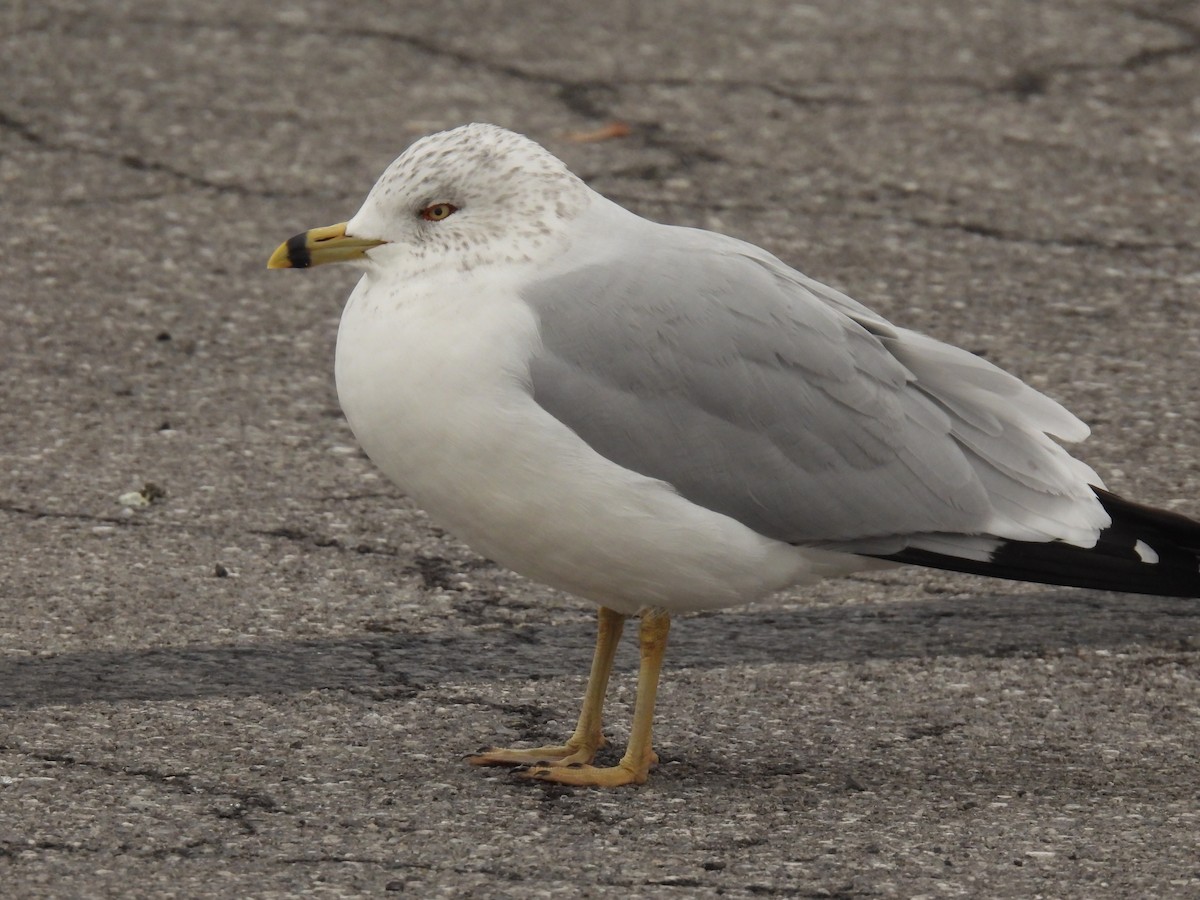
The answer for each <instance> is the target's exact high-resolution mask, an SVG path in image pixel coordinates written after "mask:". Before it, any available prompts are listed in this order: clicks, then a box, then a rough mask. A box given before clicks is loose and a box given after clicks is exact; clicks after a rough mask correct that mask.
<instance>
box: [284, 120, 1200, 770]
mask: <svg viewBox="0 0 1200 900" xmlns="http://www.w3.org/2000/svg"><path fill="white" fill-rule="evenodd" d="M346 260H353V261H355V262H357V263H358V264H359V265H361V266H363V267H364V268H365V270H366V273H365V275H364V276H363V278H362V280H361V281H359V283H358V286H357V287H356V288H355V290H354V292H353V293H352V294H351V295H350V299H349V301H348V302H347V304H346V308H345V312H344V313H343V315H342V321H341V327H340V330H339V331H338V342H337V362H336V374H337V389H338V395H339V398H340V400H341V404H342V407H343V409H344V410H345V413H346V417H347V418H348V419H349V422H350V425H351V426H352V428H353V429H354V433H355V434H356V436H357V437H358V439H359V441H360V442H361V443H362V446H363V448H364V449H365V450H366V452H367V454H368V455H369V456H370V457H371V459H373V460H374V461H375V462H376V464H378V466H379V467H380V468H381V469H382V470H383V471H384V473H386V474H387V475H388V477H390V478H391V479H392V480H394V481H395V482H396V483H397V484H398V485H399V486H400V487H401V488H403V489H404V490H405V491H406V492H407V493H408V494H409V495H411V496H412V497H413V499H414V500H415V501H416V502H417V503H418V504H420V505H421V506H422V507H423V508H424V509H425V510H427V511H428V512H429V514H430V515H431V516H432V517H433V518H434V519H435V520H438V521H440V522H441V523H442V524H444V525H446V526H447V527H449V528H450V529H451V530H452V531H453V532H454V533H455V534H457V535H458V536H459V537H461V538H462V539H464V540H466V541H467V542H468V543H469V544H471V545H472V546H473V547H474V548H475V549H476V550H478V551H479V552H481V553H483V554H485V555H487V556H489V557H491V558H492V559H494V560H496V561H497V562H499V563H501V564H503V565H505V566H508V567H510V568H512V569H514V570H516V571H517V572H520V573H522V574H524V575H526V576H528V577H530V578H533V579H536V580H538V581H542V582H544V583H546V584H549V585H552V586H554V587H558V588H562V589H564V590H567V591H571V592H573V593H575V594H578V595H580V596H582V597H585V598H588V599H590V600H592V601H594V602H595V603H597V604H598V605H599V607H600V610H599V638H598V640H597V644H596V651H595V656H594V659H593V663H592V670H591V676H590V679H589V682H588V687H587V691H586V695H585V698H584V702H583V709H582V712H581V714H580V717H579V724H578V727H577V728H576V730H575V733H574V734H573V735H572V736H571V737H570V739H569V740H567V742H566V743H565V744H563V745H562V746H555V747H537V748H533V749H526V750H507V749H493V750H488V751H485V752H482V753H480V754H479V755H477V756H474V757H472V758H471V761H472V762H474V763H476V764H478V765H527V766H531V767H532V768H531V769H530V770H529V772H528V774H529V775H530V776H531V777H534V778H538V779H541V780H545V781H552V782H559V783H563V784H586V785H619V784H629V783H642V782H644V781H645V780H646V777H647V773H648V771H649V769H650V767H651V765H652V764H653V763H654V762H655V759H656V757H655V756H654V753H653V750H652V749H651V723H652V719H653V713H654V699H655V693H656V690H657V686H658V676H659V669H660V667H661V664H662V659H663V653H664V651H665V648H666V639H667V632H668V629H669V626H670V616H671V614H672V613H676V612H682V611H687V610H700V609H713V608H718V607H724V606H730V605H733V604H739V603H746V602H749V601H752V600H755V599H758V598H760V597H762V596H764V595H767V594H770V593H772V592H774V591H777V590H780V589H782V588H786V587H789V586H791V585H796V584H804V583H810V582H813V581H816V580H818V579H820V578H824V577H827V576H832V575H841V574H845V573H848V572H853V571H856V570H861V569H867V568H878V567H882V566H887V565H894V564H895V563H917V564H920V565H925V566H933V567H937V568H944V569H954V570H959V571H965V572H976V573H980V574H985V575H996V576H999V577H1003V578H1013V579H1020V580H1027V581H1037V582H1045V583H1050V584H1064V585H1076V586H1081V587H1090V588H1104V589H1111V590H1118V591H1129V592H1136V593H1147V594H1163V595H1174V596H1200V523H1196V522H1193V521H1192V520H1190V519H1187V518H1185V517H1183V516H1180V515H1176V514H1174V513H1169V512H1164V511H1161V510H1155V509H1151V508H1149V507H1144V506H1139V505H1137V504H1133V503H1130V502H1128V501H1126V500H1123V499H1121V498H1119V497H1116V496H1114V495H1113V494H1110V493H1108V492H1106V491H1105V490H1103V487H1102V483H1101V481H1100V479H1099V478H1098V477H1097V475H1096V473H1095V472H1093V471H1092V470H1091V469H1090V468H1089V467H1088V466H1087V465H1085V464H1084V463H1082V462H1080V461H1078V460H1076V459H1073V458H1072V457H1071V456H1070V455H1069V454H1068V453H1067V452H1066V451H1065V450H1064V449H1063V448H1062V447H1061V446H1060V445H1059V444H1058V443H1056V442H1055V441H1054V440H1052V439H1051V436H1053V437H1056V438H1058V439H1060V440H1064V441H1077V440H1080V439H1082V438H1084V437H1086V435H1087V433H1088V429H1087V426H1086V425H1084V424H1083V423H1082V422H1081V421H1079V420H1078V419H1077V418H1075V416H1073V415H1071V413H1069V412H1067V410H1065V409H1064V408H1063V407H1061V406H1060V405H1059V404H1058V403H1056V402H1055V401H1053V400H1051V399H1049V398H1048V397H1046V396H1044V395H1042V394H1040V393H1038V392H1037V391H1035V390H1034V389H1033V388H1031V387H1029V386H1028V385H1026V384H1024V383H1022V382H1021V381H1019V380H1018V379H1017V378H1015V377H1013V376H1011V375H1009V374H1007V373H1005V372H1003V371H1001V370H1000V369H998V368H996V367H995V366H994V365H992V364H991V363H988V362H985V361H984V360H982V359H980V358H979V357H977V356H974V355H972V354H970V353H968V352H966V351H964V350H960V349H958V348H956V347H952V346H950V345H948V344H945V343H942V342H940V341H937V340H934V339H932V338H929V337H926V336H923V335H920V334H917V333H915V332H912V331H908V330H906V329H904V328H901V327H898V326H896V325H893V324H891V323H890V322H888V321H887V320H885V319H884V318H882V317H881V316H879V315H878V314H876V313H874V312H872V311H871V310H869V309H867V308H866V307H865V306H862V305H861V304H859V303H857V302H856V301H854V300H852V299H850V298H849V297H847V296H845V295H844V294H841V293H839V292H837V291H835V290H833V289H831V288H829V287H826V286H825V285H823V284H820V283H819V282H817V281H814V280H812V279H811V278H808V277H806V276H804V275H802V274H800V273H799V272H797V271H796V270H794V269H792V268H790V267H788V266H787V265H785V264H784V263H782V262H780V261H779V260H778V259H776V258H775V257H774V256H772V255H771V254H769V253H767V252H766V251H764V250H761V249H759V248H758V247H755V246H753V245H750V244H747V243H744V242H742V241H738V240H734V239H733V238H729V237H725V236H722V235H719V234H714V233H712V232H707V231H700V230H696V229H691V228H680V227H673V226H668V225H660V224H656V223H653V222H650V221H647V220H646V219H643V218H640V217H638V216H636V215H634V214H633V213H631V212H629V211H627V210H625V209H623V208H621V207H620V206H618V205H616V204H614V203H612V202H610V201H609V200H606V199H605V198H603V197H601V196H600V195H599V194H597V193H595V192H594V191H592V190H591V189H590V188H589V187H587V185H585V184H584V183H583V181H581V180H580V179H579V178H577V177H576V176H574V175H573V174H571V172H569V171H568V170H567V168H566V166H565V165H564V164H563V163H562V162H560V161H559V160H558V159H556V158H555V157H554V156H553V155H551V154H550V153H549V152H547V151H546V150H544V149H543V148H542V147H540V146H538V145H537V144H535V143H534V142H533V141H530V140H529V139H527V138H525V137H522V136H520V135H517V134H513V133H512V132H509V131H506V130H504V129H501V128H497V127H495V126H491V125H468V126H464V127H461V128H457V129H454V130H452V131H446V132H442V133H439V134H435V135H431V136H429V137H426V138H423V139H421V140H419V141H417V142H416V143H415V144H413V145H412V146H411V147H409V149H408V150H407V151H405V152H404V154H403V155H401V156H400V157H399V158H398V159H397V160H396V161H395V162H394V163H393V164H392V165H391V166H390V167H389V168H388V169H387V171H386V172H384V174H383V176H382V177H381V178H380V179H379V181H378V182H377V183H376V185H375V187H374V188H373V189H372V190H371V193H370V194H369V196H368V197H367V199H366V201H365V202H364V204H363V206H362V208H361V209H360V210H359V211H358V212H357V213H356V214H355V216H354V217H353V218H352V219H350V220H349V221H348V222H345V223H343V224H341V225H334V226H330V227H327V228H318V229H314V230H312V231H308V232H305V233H303V234H298V235H296V236H295V237H293V238H292V239H291V240H289V241H287V242H286V243H285V244H283V245H282V246H280V247H279V249H278V250H277V251H276V252H275V254H274V255H273V256H272V257H271V260H270V263H269V265H270V266H271V267H272V268H289V267H294V268H305V267H308V266H313V265H319V264H321V263H325V262H339V261H346ZM638 613H640V614H641V625H640V640H641V666H640V671H639V675H638V689H637V700H636V706H635V710H634V720H633V726H632V728H631V730H630V738H629V745H628V749H627V751H626V753H625V755H624V757H623V758H622V759H621V761H620V762H619V763H618V764H617V765H616V766H612V767H607V768H600V767H594V766H592V765H591V763H592V760H593V757H594V756H595V753H596V750H597V748H599V747H600V746H601V745H602V744H603V743H604V738H603V736H602V734H601V727H600V719H601V709H602V706H603V702H604V695H605V690H606V688H607V684H608V679H609V674H610V672H611V669H612V661H613V654H614V652H615V648H616V645H617V641H618V639H619V638H620V634H621V630H622V626H623V624H624V622H625V619H626V617H627V616H630V615H634V614H638Z"/></svg>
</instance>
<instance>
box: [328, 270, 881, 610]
mask: <svg viewBox="0 0 1200 900" xmlns="http://www.w3.org/2000/svg"><path fill="white" fill-rule="evenodd" d="M459 284H460V285H461V286H462V287H461V288H460V289H459V290H457V291H456V293H455V294H454V295H453V296H447V295H445V294H444V293H441V292H438V291H437V290H435V289H434V288H433V286H432V285H430V284H429V283H428V282H424V281H422V280H416V281H409V282H406V283H402V284H401V285H398V286H395V287H391V286H390V285H395V282H392V281H389V282H385V281H384V280H382V279H376V278H373V277H372V276H370V275H368V276H367V277H365V278H364V279H363V280H362V281H361V282H360V283H359V285H358V287H357V288H356V289H355V291H354V293H353V294H352V295H351V297H350V300H349V302H348V303H347V306H346V309H345V312H344V313H343V316H342V323H341V328H340V330H339V332H338V347H337V366H336V372H337V388H338V395H339V398H340V400H341V403H342V408H343V409H344V410H345V413H346V416H347V418H348V419H349V421H350V425H351V427H352V428H353V429H354V432H355V434H356V435H357V437H358V439H359V441H360V442H361V443H362V446H363V448H364V449H365V450H366V452H367V454H368V455H369V456H370V457H371V459H372V460H374V462H375V463H376V464H377V465H378V466H379V467H380V469H382V470H383V472H384V473H385V474H386V475H387V476H388V477H389V478H391V479H392V480H393V481H395V482H396V484H398V485H399V486H400V487H401V489H403V490H404V491H405V492H406V493H407V494H409V495H410V496H411V497H412V498H413V499H414V500H415V501H416V502H417V503H418V504H419V505H420V506H421V507H422V508H423V509H425V510H426V511H427V512H428V513H429V514H430V516H431V517H433V518H434V520H435V521H437V522H439V523H440V524H442V525H445V526H446V527H447V528H449V529H450V530H451V531H452V532H453V533H454V534H455V535H456V536H457V537H459V538H461V539H462V540H465V541H466V542H467V543H468V544H470V545H471V546H472V547H473V548H474V549H476V550H477V551H478V552H480V553H482V554H484V555H486V556H488V557H490V558H492V559H494V560H495V561H496V562H498V563H500V564H502V565H505V566H507V567H509V568H511V569H513V570H514V571H517V572H519V573H521V574H523V575H525V576H527V577H529V578H532V579H535V580H537V581H541V582H543V583H545V584H549V585H551V586H553V587H557V588H560V589H563V590H567V591H571V592H572V593H576V594H579V595H581V596H584V597H587V598H589V599H591V600H593V601H595V602H597V603H602V604H604V605H607V606H610V607H612V608H614V609H617V610H619V611H625V612H630V613H632V612H635V611H636V610H637V609H639V608H641V607H644V606H661V607H664V608H667V609H671V610H684V609H702V608H712V607H719V606H728V605H734V604H738V603H745V602H749V601H751V600H755V599H758V598H759V597H761V596H763V595H764V594H766V593H770V592H772V591H775V590H778V589H780V588H782V587H785V586H787V585H789V584H793V583H796V582H798V581H805V580H816V579H817V578H819V577H824V576H826V575H833V574H843V573H845V572H848V571H853V570H854V569H859V568H863V567H864V566H865V565H869V563H867V561H866V560H863V559H861V558H857V557H851V556H846V555H843V554H835V553H824V552H820V551H808V550H805V551H801V550H798V549H796V548H793V547H791V546H789V545H787V544H782V543H779V542H777V541H773V540H770V539H768V538H765V537H763V536H761V535H759V534H757V533H755V532H753V531H751V530H749V529H748V528H746V527H744V526H743V525H741V524H740V523H738V522H736V521H734V520H733V519H730V518H728V517H726V516H723V515H720V514H718V513H715V512H712V511H710V510H707V509H703V508H701V507H699V506H696V505H695V504H692V503H690V502H689V501H687V500H685V499H683V498H682V497H680V496H679V495H678V494H677V493H675V491H674V490H673V489H671V488H670V486H668V485H666V484H664V483H662V482H659V481H655V480H653V479H649V478H645V477H643V476H641V475H638V474H636V473H634V472H631V471H629V470H627V469H624V468H622V467H620V466H617V465H615V464H614V463H611V462H609V461H608V460H607V459H604V458H603V457H601V456H599V455H598V454H596V453H595V452H594V451H592V450H591V448H590V447H588V446H587V445H586V444H585V443H584V442H583V441H582V440H581V439H580V438H579V437H578V436H577V435H575V433H574V432H572V431H570V430H569V429H568V428H566V427H565V426H564V425H562V424H561V423H560V422H558V420H556V419H554V418H553V417H551V416H550V415H549V414H547V413H546V412H545V411H544V410H543V409H542V408H541V407H539V406H538V405H537V404H536V403H535V402H534V401H533V398H532V396H531V394H530V389H529V386H528V377H527V372H528V360H529V358H530V355H531V354H532V353H533V351H534V350H535V348H536V347H537V342H538V337H537V321H536V318H535V316H534V314H533V312H532V311H531V310H530V309H529V307H528V306H527V305H526V304H525V303H524V302H522V301H521V300H520V298H519V297H518V295H517V293H516V291H515V289H514V288H513V285H512V284H511V283H504V282H503V281H501V280H498V279H496V278H495V277H494V273H488V274H487V275H486V276H484V275H475V276H467V277H466V278H465V279H464V280H463V281H461V282H459Z"/></svg>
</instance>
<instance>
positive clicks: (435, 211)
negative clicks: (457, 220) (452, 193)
mask: <svg viewBox="0 0 1200 900" xmlns="http://www.w3.org/2000/svg"><path fill="white" fill-rule="evenodd" d="M456 212H458V207H457V206H455V205H454V204H453V203H431V204H430V205H429V206H427V207H425V208H424V209H423V210H421V218H422V219H424V220H425V221H426V222H440V221H442V219H448V218H449V217H450V216H451V215H453V214H454V213H456Z"/></svg>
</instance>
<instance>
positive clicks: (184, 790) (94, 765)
mask: <svg viewBox="0 0 1200 900" xmlns="http://www.w3.org/2000/svg"><path fill="white" fill-rule="evenodd" d="M0 753H10V754H17V755H20V756H25V757H27V758H29V759H34V760H39V761H41V762H45V763H51V764H53V765H56V766H62V767H64V768H68V769H71V768H80V769H91V770H94V771H98V772H103V773H105V774H107V775H112V776H115V777H119V778H130V779H140V780H143V781H146V782H149V783H150V784H153V785H156V786H157V787H159V788H160V789H161V790H162V791H163V792H164V793H167V794H182V795H187V796H201V797H205V798H208V799H211V800H217V801H224V804H225V805H223V806H218V807H215V808H213V809H210V810H208V813H209V814H210V815H212V816H215V817H216V818H217V819H223V820H229V821H231V822H233V823H234V824H235V825H236V827H237V828H238V830H239V831H240V832H241V833H242V834H244V835H253V834H257V833H258V829H257V827H256V826H255V824H254V822H253V820H252V819H251V818H250V814H251V813H252V812H253V811H256V810H257V811H261V812H270V813H274V812H281V811H283V810H282V808H281V807H280V805H279V804H278V803H277V802H276V801H275V799H274V798H273V797H271V796H270V795H269V794H266V793H264V792H262V791H254V790H246V789H243V788H232V787H226V786H222V785H218V784H207V783H204V782H200V781H197V780H195V778H196V776H194V775H193V774H192V773H190V772H174V771H161V770H159V769H155V768H151V767H147V766H138V767H134V766H126V765H120V764H117V763H108V762H100V761H97V760H88V759H80V758H79V757H77V756H75V755H74V754H71V753H62V752H57V751H52V750H39V749H33V748H29V747H22V746H19V745H9V744H0ZM221 845H222V842H221V841H220V840H218V839H215V838H198V839H194V840H191V841H188V842H187V843H186V844H183V845H180V846H175V847H160V848H155V849H154V850H152V851H148V852H142V853H135V854H134V855H137V856H143V857H162V856H172V855H187V854H189V853H194V852H195V850H197V849H198V848H200V847H204V846H221ZM32 846H33V848H34V849H45V850H60V851H69V852H105V851H108V850H110V849H111V848H107V847H105V848H95V847H87V846H82V845H80V846H76V845H73V844H68V843H66V842H62V841H52V840H42V841H38V842H36V843H35V844H33V845H32ZM21 849H29V847H25V848H20V847H17V846H16V845H14V843H13V842H11V841H0V856H3V855H5V854H8V855H13V854H14V853H16V852H20V850H21ZM116 849H117V850H118V851H119V852H128V851H130V850H132V849H133V848H132V847H130V846H129V845H128V844H122V845H120V846H119V847H117V848H116Z"/></svg>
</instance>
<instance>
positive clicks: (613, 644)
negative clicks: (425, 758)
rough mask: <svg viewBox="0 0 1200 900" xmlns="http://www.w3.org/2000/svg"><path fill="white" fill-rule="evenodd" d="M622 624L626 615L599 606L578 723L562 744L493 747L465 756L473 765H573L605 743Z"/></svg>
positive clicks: (583, 761) (594, 752) (592, 756)
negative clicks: (603, 725) (603, 727)
mask: <svg viewBox="0 0 1200 900" xmlns="http://www.w3.org/2000/svg"><path fill="white" fill-rule="evenodd" d="M624 628H625V616H624V615H622V614H621V613H619V612H616V611H614V610H611V609H609V608H608V607H606V606H602V607H600V612H599V623H598V628H597V631H596V653H595V655H594V656H593V657H592V672H591V675H589V676H588V685H587V692H586V693H585V694H584V696H583V707H582V708H581V709H580V711H579V724H578V725H576V726H575V733H574V734H573V735H571V736H570V737H569V738H568V739H567V742H566V743H565V744H562V745H556V746H551V747H533V748H531V749H529V750H511V749H503V748H500V747H493V748H492V749H491V750H484V751H483V752H482V753H478V754H476V755H475V756H468V757H467V762H469V763H470V764H471V765H473V766H573V765H578V764H580V763H584V764H586V763H590V762H591V761H592V759H593V758H595V756H596V751H597V750H599V749H600V748H601V747H603V746H604V735H603V734H602V733H601V731H600V717H601V714H602V713H603V711H604V695H605V694H606V693H607V692H608V677H609V675H611V674H612V667H613V657H614V656H616V654H617V644H618V642H619V641H620V640H621V632H622V630H624Z"/></svg>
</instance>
